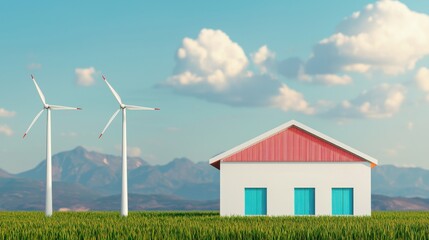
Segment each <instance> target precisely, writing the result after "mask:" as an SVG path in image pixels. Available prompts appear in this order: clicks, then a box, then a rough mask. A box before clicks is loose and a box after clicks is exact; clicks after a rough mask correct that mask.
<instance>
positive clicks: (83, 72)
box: [74, 67, 96, 87]
mask: <svg viewBox="0 0 429 240" xmlns="http://www.w3.org/2000/svg"><path fill="white" fill-rule="evenodd" d="M74 72H75V74H76V83H77V84H78V85H81V86H85V87H88V86H91V85H94V83H95V79H94V74H95V73H96V71H95V68H94V67H89V68H76V69H75V70H74Z"/></svg>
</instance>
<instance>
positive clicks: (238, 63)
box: [171, 29, 248, 89]
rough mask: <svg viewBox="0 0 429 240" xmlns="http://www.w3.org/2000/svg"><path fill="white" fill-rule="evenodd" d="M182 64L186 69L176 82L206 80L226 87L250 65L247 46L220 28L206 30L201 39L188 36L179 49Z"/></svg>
mask: <svg viewBox="0 0 429 240" xmlns="http://www.w3.org/2000/svg"><path fill="white" fill-rule="evenodd" d="M177 60H178V67H179V68H180V69H186V71H183V72H180V73H179V74H177V75H175V76H173V77H172V79H171V80H172V81H171V82H172V83H176V82H177V81H179V83H180V84H192V83H198V82H205V83H207V84H209V85H211V86H212V87H214V88H216V89H223V88H225V87H226V86H227V85H228V82H227V81H228V80H230V79H232V78H234V77H237V76H238V75H239V74H241V73H242V72H243V70H244V69H245V68H246V66H247V64H248V60H247V57H246V55H245V53H244V51H243V49H242V48H241V47H240V46H239V45H238V44H237V43H235V42H233V41H231V39H230V38H229V36H228V35H226V34H225V33H224V32H222V31H220V30H212V29H202V30H201V32H200V34H199V36H198V38H197V39H195V40H194V39H191V38H184V39H183V41H182V47H180V48H179V50H178V51H177Z"/></svg>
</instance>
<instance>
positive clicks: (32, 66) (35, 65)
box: [27, 63, 42, 70]
mask: <svg viewBox="0 0 429 240" xmlns="http://www.w3.org/2000/svg"><path fill="white" fill-rule="evenodd" d="M41 68H42V64H40V63H30V64H28V65H27V69H29V70H36V69H41Z"/></svg>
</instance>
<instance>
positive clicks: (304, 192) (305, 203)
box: [294, 188, 315, 215]
mask: <svg viewBox="0 0 429 240" xmlns="http://www.w3.org/2000/svg"><path fill="white" fill-rule="evenodd" d="M294 198H295V201H294V203H295V215H314V213H315V207H314V202H315V198H314V188H295V194H294Z"/></svg>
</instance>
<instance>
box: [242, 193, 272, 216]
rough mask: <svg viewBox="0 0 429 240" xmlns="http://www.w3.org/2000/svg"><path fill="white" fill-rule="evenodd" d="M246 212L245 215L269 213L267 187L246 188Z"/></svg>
mask: <svg viewBox="0 0 429 240" xmlns="http://www.w3.org/2000/svg"><path fill="white" fill-rule="evenodd" d="M244 214H245V215H267V189H266V188H245V189H244Z"/></svg>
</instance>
